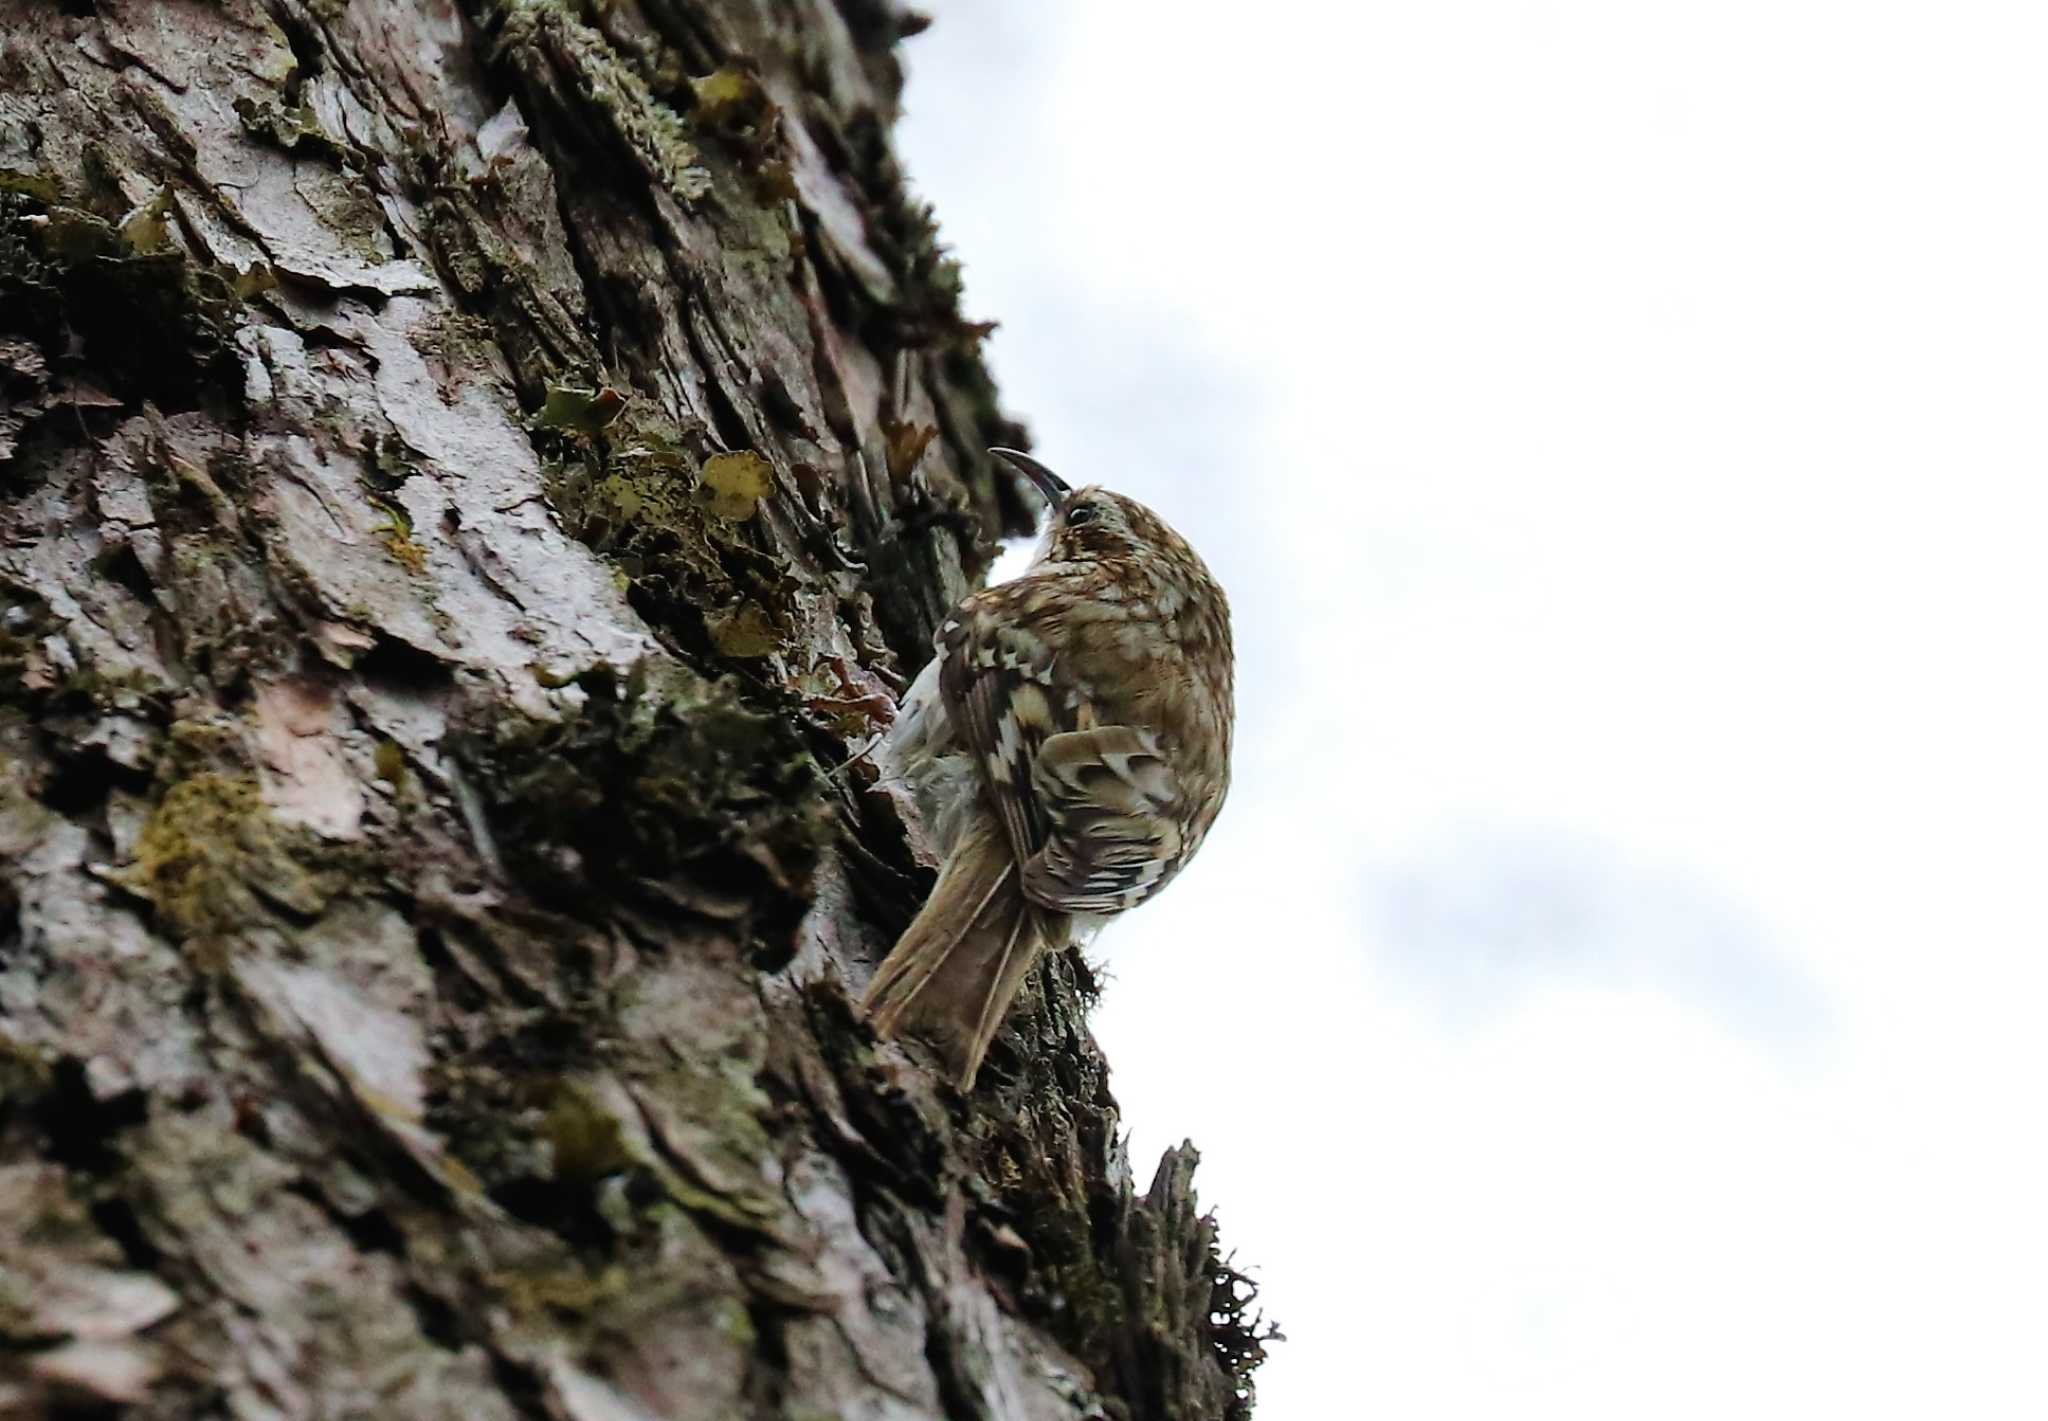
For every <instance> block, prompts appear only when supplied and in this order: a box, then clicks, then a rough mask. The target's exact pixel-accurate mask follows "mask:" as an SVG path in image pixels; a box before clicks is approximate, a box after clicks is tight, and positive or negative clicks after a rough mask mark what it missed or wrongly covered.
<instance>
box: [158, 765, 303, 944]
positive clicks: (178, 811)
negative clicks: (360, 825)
mask: <svg viewBox="0 0 2048 1421" xmlns="http://www.w3.org/2000/svg"><path fill="white" fill-rule="evenodd" d="M302 841H303V834H302V832H301V831H298V830H294V829H291V828H289V827H288V826H283V825H280V824H278V823H277V822H276V821H275V820H274V819H272V818H271V816H270V814H269V812H268V811H267V810H265V808H264V807H263V797H262V794H261V792H260V791H259V789H258V788H257V784H256V781H255V779H254V778H253V777H251V776H247V775H230V774H222V773H217V772H207V773H202V774H196V775H193V776H191V777H189V778H187V779H182V780H179V781H177V782H176V783H174V784H172V785H171V786H170V787H169V788H168V789H166V790H165V791H164V794H163V797H162V798H161V799H160V800H158V801H157V805H156V808H155V809H154V810H153V811H152V812H151V813H150V816H149V818H148V820H147V821H145V822H144V824H143V826H142V833H141V835H140V836H139V837H138V838H137V840H136V845H135V861H134V863H133V865H132V866H130V867H129V868H128V869H126V870H123V871H122V872H121V873H120V874H119V875H118V879H117V881H119V882H120V883H121V884H122V885H123V886H124V887H126V888H128V889H129V890H130V891H132V892H134V893H137V894H139V895H140V896H142V897H144V898H147V899H148V900H149V902H150V904H151V906H152V907H154V908H155V910H156V914H157V918H158V920H159V921H160V922H161V923H162V924H163V925H164V926H165V927H166V928H167V929H168V930H169V931H170V932H171V933H172V934H173V935H174V936H176V937H179V938H202V937H210V936H214V935H217V934H221V933H226V932H230V931H232V930H234V929H236V928H240V927H246V926H248V925H250V924H252V923H256V922H260V921H263V920H265V919H267V918H268V917H269V916H270V912H271V910H270V908H269V907H268V906H267V905H273V904H274V905H276V906H278V907H282V908H285V909H287V910H289V911H290V912H293V913H297V914H301V915H310V914H312V913H316V912H318V911H319V910H320V909H321V908H322V907H324V906H325V904H326V902H327V899H328V897H329V895H330V894H331V892H332V888H333V885H332V882H331V875H328V874H325V873H322V872H320V871H318V870H315V869H312V868H309V867H307V866H306V865H305V864H304V863H302V862H301V861H300V853H302V852H303V850H304V844H303V842H302Z"/></svg>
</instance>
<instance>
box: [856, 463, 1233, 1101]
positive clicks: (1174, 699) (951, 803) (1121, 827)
mask: <svg viewBox="0 0 2048 1421" xmlns="http://www.w3.org/2000/svg"><path fill="white" fill-rule="evenodd" d="M995 452H996V453H997V454H999V455H1001V456H1002V457H1004V458H1006V459H1008V460H1009V461H1010V462H1011V463H1012V464H1014V465H1016V466H1017V467H1018V468H1019V469H1021V470H1022V471H1023V472H1024V473H1025V474H1026V475H1027V476H1028V477H1030V478H1031V480H1032V481H1033V482H1034V483H1036V484H1037V485H1038V486H1039V488H1040V489H1041V490H1043V491H1044V493H1045V495H1046V497H1047V498H1048V499H1049V500H1050V501H1051V502H1052V505H1053V513H1052V521H1051V526H1050V527H1049V529H1048V530H1047V533H1046V536H1045V540H1044V541H1043V542H1042V543H1041V544H1040V546H1039V549H1038V553H1037V556H1036V557H1035V558H1034V559H1033V561H1032V563H1031V566H1030V567H1029V568H1028V569H1027V570H1026V571H1025V572H1024V574H1023V575H1022V576H1020V577H1018V578H1017V579H1015V580H1014V581H1011V582H1006V583H1003V584H1000V585H999V586H995V587H989V588H985V589H983V590H982V591H980V592H977V593H975V594H974V595H973V596H971V597H969V598H968V599H967V600H966V601H964V602H962V603H961V604H960V606H959V607H958V608H956V609H955V610H954V612H953V615H952V616H951V617H950V618H948V619H947V621H946V623H945V625H944V626H943V627H941V628H940V630H939V635H938V638H937V655H935V656H934V657H933V659H932V661H931V662H930V664H929V665H927V666H926V667H925V669H924V671H923V673H922V674H920V675H919V676H918V678H917V680H916V681H915V682H914V683H913V684H912V686H911V688H910V690H909V691H908V692H907V693H906V694H905V696H904V698H903V703H902V705H901V707H899V709H898V712H897V718H896V722H895V724H894V726H893V727H892V728H891V729H890V731H889V733H888V734H887V736H886V737H885V738H884V740H883V742H882V744H881V746H880V747H879V750H878V752H877V764H878V767H879V769H880V772H881V774H882V775H883V777H884V778H885V779H889V780H893V781H896V782H898V783H899V784H901V785H902V786H903V787H904V788H906V789H907V790H908V791H909V792H910V794H911V796H912V798H913V800H914V802H915V804H916V806H917V808H918V811H919V814H920V817H921V818H922V820H923V822H924V826H925V829H926V832H927V834H928V836H929V837H930V838H931V839H932V840H933V841H934V842H935V844H936V845H937V846H938V848H939V851H940V852H941V853H942V855H943V862H942V866H941V868H940V870H939V881H938V884H937V886H936V887H934V888H933V890H932V894H931V897H930V898H929V899H928V900H927V901H926V903H925V905H924V908H923V910H922V911H921V912H920V913H919V914H918V915H917V917H916V919H915V920H914V921H913V922H912V923H911V925H910V926H909V928H907V929H906V930H905V931H904V934H903V936H902V938H901V939H900V940H899V941H898V942H897V944H896V946H895V948H894V949H893V950H892V951H891V952H890V953H889V955H888V957H887V958H885V959H884V960H883V962H882V964H881V966H880V967H879V968H877V969H876V971H875V976H874V980H873V981H872V982H871V983H870V984H869V986H868V990H867V994H866V997H865V998H864V1000H863V1004H864V1005H865V1007H866V1008H867V1010H868V1012H869V1013H870V1015H871V1017H872V1019H873V1021H874V1024H875V1028H876V1030H877V1031H879V1032H880V1033H881V1034H883V1035H884V1036H888V1035H893V1034H895V1032H896V1031H897V1030H898V1029H899V1028H904V1027H911V1026H913V1025H914V1026H915V1027H916V1028H918V1029H919V1031H920V1034H925V1035H930V1036H932V1037H933V1038H935V1039H936V1040H937V1041H938V1042H939V1043H940V1044H941V1045H942V1046H944V1047H945V1048H946V1049H947V1050H948V1052H949V1055H950V1056H951V1058H952V1060H953V1062H954V1064H955V1065H956V1067H957V1070H958V1078H959V1081H960V1084H961V1086H962V1088H963V1089H965V1088H968V1087H971V1086H972V1085H973V1083H974V1077H975V1074H976V1073H977V1072H978V1071H979V1070H980V1067H981V1060H982V1057H983V1055H984V1054H985V1053H986V1052H987V1050H988V1046H989V1043H990V1042H991V1041H992V1040H993V1039H994V1038H995V1034H996V1031H997V1029H998V1028H999V1027H1000V1026H1001V1025H1002V1021H1003V1017H1004V1015H1005V1014H1006V1013H1007V1011H1008V1009H1009V1006H1010V1003H1011V1001H1012V1000H1013V999H1014V998H1015V997H1016V995H1017V992H1018V990H1019V989H1020V988H1021V987H1022V986H1023V984H1024V981H1025V979H1026V978H1027V976H1028V975H1029V974H1030V970H1031V967H1032V964H1033V963H1034V962H1035V961H1036V960H1037V958H1038V954H1039V953H1041V952H1043V951H1046V950H1048V949H1051V950H1057V949H1060V948H1063V947H1065V946H1067V945H1068V944H1069V943H1070V942H1073V941H1076V940H1077V939H1079V938H1081V937H1083V936H1085V935H1086V934H1087V933H1089V932H1091V931H1092V930H1093V928H1094V927H1095V926H1096V925H1097V924H1099V923H1100V922H1101V921H1102V920H1103V919H1105V918H1109V917H1112V916H1114V915H1116V914H1118V913H1121V912H1124V911H1126V910H1128V909H1130V908H1133V907H1136V906H1137V905H1138V904H1139V903H1142V902H1144V901H1145V900H1146V899H1147V898H1149V897H1151V896H1152V895H1153V894H1154V893H1157V892H1158V891H1159V890H1160V889H1161V888H1163V887H1165V886H1166V884H1167V882H1168V881H1169V880H1171V879H1172V878H1173V876H1174V874H1176V873H1178V872H1179V871H1180V869H1181V868H1182V867H1183V866H1184V865H1185V864H1186V863H1187V861H1188V860H1189V859H1190V858H1191V857H1193V855H1194V853H1195V850H1196V849H1198V848H1200V847H1201V843H1202V839H1203V837H1204V836H1205V835H1206V834H1207V833H1208V832H1209V825H1210V824H1211V823H1212V822H1213V821H1214V820H1215V817H1216V811H1217V810H1218V809H1219V808H1220V807H1221V806H1222V803H1223V796H1224V793H1225V791H1226V790H1227V789H1228V787H1229V783H1230V735H1231V719H1232V684H1231V683H1232V653H1231V643H1230V610H1229V607H1228V605H1227V603H1226V602H1225V600H1224V596H1223V590H1222V588H1220V587H1218V586H1217V585H1216V581H1215V579H1214V578H1212V577H1211V576H1210V575H1209V570H1208V568H1207V567H1206V566H1204V565H1203V563H1202V560H1201V558H1200V557H1199V556H1197V555H1196V553H1195V551H1194V549H1193V548H1191V547H1189V546H1188V544H1187V543H1186V541H1185V540H1184V539H1182V538H1181V537H1180V535H1179V534H1177V533H1175V532H1174V531H1173V530H1172V529H1171V528H1169V527H1167V526H1166V524H1165V523H1164V522H1162V521H1161V520H1160V519H1159V517H1158V515H1157V514H1155V513H1153V512H1152V511H1151V510H1150V509H1148V508H1146V507H1145V506H1144V505H1142V504H1140V503H1137V502H1135V501H1134V500H1132V499H1129V498H1125V497H1123V496H1122V495H1121V494H1116V493H1111V492H1109V491H1107V490H1105V489H1101V488H1083V489H1069V488H1068V487H1067V485H1066V484H1065V483H1064V482H1062V481H1061V480H1060V479H1059V478H1058V477H1057V476H1055V475H1054V474H1053V473H1052V472H1051V471H1050V470H1048V469H1046V468H1045V467H1044V466H1043V465H1041V464H1039V463H1038V462H1037V461H1036V460H1034V459H1031V458H1029V457H1028V456H1026V455H1023V454H1018V453H1016V452H1014V451H1011V450H1001V449H999V450H996V451H995Z"/></svg>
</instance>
